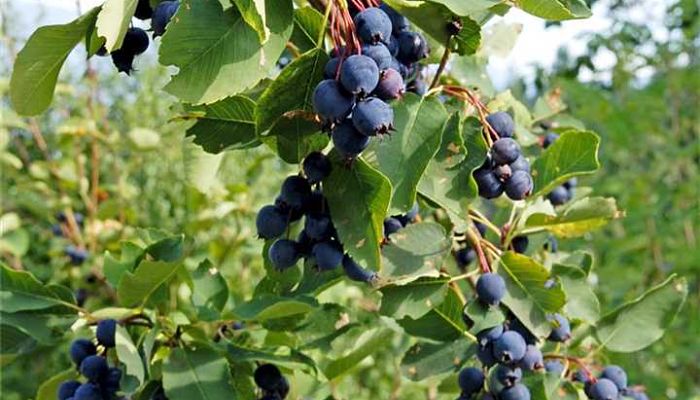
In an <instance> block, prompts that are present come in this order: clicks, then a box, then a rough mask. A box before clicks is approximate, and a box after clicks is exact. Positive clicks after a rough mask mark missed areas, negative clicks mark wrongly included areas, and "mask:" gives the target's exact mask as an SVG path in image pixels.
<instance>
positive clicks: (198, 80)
mask: <svg viewBox="0 0 700 400" xmlns="http://www.w3.org/2000/svg"><path fill="white" fill-rule="evenodd" d="M272 3H273V2H266V16H267V19H266V23H267V27H268V28H269V29H270V37H269V39H268V41H267V42H266V43H265V44H264V45H262V46H261V45H260V43H259V42H258V34H257V32H256V31H255V30H254V29H253V28H251V27H250V25H248V24H247V23H246V22H245V20H244V19H243V17H242V16H241V14H240V13H239V12H238V9H237V8H236V7H229V8H227V9H226V10H224V9H223V8H222V6H221V3H220V2H218V1H194V0H183V1H182V4H181V5H180V8H179V9H178V12H177V14H176V15H175V17H174V18H173V20H172V21H171V22H170V24H169V26H168V30H167V31H166V32H165V35H163V39H162V42H161V47H160V62H161V64H164V65H175V66H177V67H178V68H179V71H178V73H177V75H174V76H173V77H172V79H171V80H170V82H169V83H168V84H167V85H166V86H165V90H166V91H167V92H168V93H170V94H172V95H174V96H177V97H178V98H180V99H181V100H182V101H185V102H188V103H192V104H202V103H213V102H216V101H218V100H221V99H224V98H226V97H229V96H232V95H235V94H238V93H240V92H242V91H244V90H245V89H248V88H250V87H252V86H254V85H255V84H256V83H257V82H258V81H259V80H260V79H262V78H264V77H265V76H266V75H267V71H268V69H269V68H270V67H271V66H272V65H274V63H275V62H276V61H277V57H278V56H279V55H280V53H281V52H282V50H284V46H285V43H286V41H287V38H288V37H289V35H290V34H291V31H292V7H291V3H290V2H286V1H285V2H279V3H275V4H272ZM234 77H235V78H234Z"/></svg>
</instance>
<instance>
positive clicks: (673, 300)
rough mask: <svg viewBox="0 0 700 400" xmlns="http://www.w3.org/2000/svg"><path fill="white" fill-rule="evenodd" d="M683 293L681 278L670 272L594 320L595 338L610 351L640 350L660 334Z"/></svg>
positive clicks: (673, 315) (682, 297) (681, 303)
mask: <svg viewBox="0 0 700 400" xmlns="http://www.w3.org/2000/svg"><path fill="white" fill-rule="evenodd" d="M687 296H688V284H687V282H686V280H685V278H680V277H678V276H676V275H672V276H670V277H669V278H668V279H666V280H665V281H664V282H663V283H661V284H659V285H658V286H655V287H653V288H651V289H649V290H648V291H646V292H645V293H644V294H642V295H641V296H639V297H638V298H636V299H635V300H632V301H630V302H628V303H626V304H623V305H622V306H621V307H619V308H617V309H616V310H614V311H612V312H611V313H609V314H607V315H605V316H604V317H603V318H601V319H600V320H599V321H598V323H597V324H596V329H595V335H596V338H597V339H598V341H599V342H600V343H601V345H602V346H604V347H605V348H606V349H608V350H610V351H615V352H621V353H631V352H634V351H638V350H641V349H643V348H645V347H647V346H649V345H651V344H652V343H654V342H655V341H657V340H659V339H660V338H661V337H662V336H663V335H664V332H665V331H666V328H668V327H669V326H670V325H671V322H673V320H674V318H675V317H676V315H677V314H678V312H679V311H680V309H681V307H682V306H683V303H684V302H685V299H686V297H687Z"/></svg>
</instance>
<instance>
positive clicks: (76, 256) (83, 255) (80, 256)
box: [64, 246, 88, 265]
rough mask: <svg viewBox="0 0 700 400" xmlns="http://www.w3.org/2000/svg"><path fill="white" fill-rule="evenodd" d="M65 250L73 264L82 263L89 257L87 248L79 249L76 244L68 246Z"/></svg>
mask: <svg viewBox="0 0 700 400" xmlns="http://www.w3.org/2000/svg"><path fill="white" fill-rule="evenodd" d="M64 252H65V253H66V255H67V256H68V258H69V259H70V263H71V264H73V265H80V264H82V263H84V262H85V260H87V258H88V252H87V251H86V250H84V249H79V248H77V247H75V246H67V247H66V249H65V250H64Z"/></svg>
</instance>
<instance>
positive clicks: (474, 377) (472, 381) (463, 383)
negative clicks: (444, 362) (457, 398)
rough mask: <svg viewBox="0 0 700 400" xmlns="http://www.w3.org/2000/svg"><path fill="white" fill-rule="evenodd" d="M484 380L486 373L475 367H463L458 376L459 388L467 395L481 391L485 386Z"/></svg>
mask: <svg viewBox="0 0 700 400" xmlns="http://www.w3.org/2000/svg"><path fill="white" fill-rule="evenodd" d="M484 380H485V377H484V373H483V372H481V369H479V368H474V367H468V368H464V369H462V370H461V371H459V376H458V377H457V383H458V384H459V388H460V389H461V390H462V393H464V394H466V395H467V396H470V395H473V394H475V393H479V392H480V391H481V389H482V388H483V387H484Z"/></svg>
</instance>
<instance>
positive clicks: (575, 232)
mask: <svg viewBox="0 0 700 400" xmlns="http://www.w3.org/2000/svg"><path fill="white" fill-rule="evenodd" d="M622 215H623V212H622V211H620V210H618V208H617V204H616V203H615V199H614V198H604V197H585V198H583V199H581V200H578V201H574V202H572V203H570V204H568V205H566V206H565V207H564V208H563V209H561V210H559V213H558V214H557V215H547V214H541V213H536V214H533V215H531V216H530V217H529V218H528V219H527V222H526V223H525V230H526V231H527V230H532V231H535V230H541V229H544V230H547V231H550V232H552V233H553V234H555V235H557V236H560V237H577V236H581V235H583V234H585V233H588V232H590V231H592V230H595V229H597V228H600V227H602V226H604V225H606V224H607V223H608V222H609V221H610V220H613V219H617V218H620V217H621V216H622Z"/></svg>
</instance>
